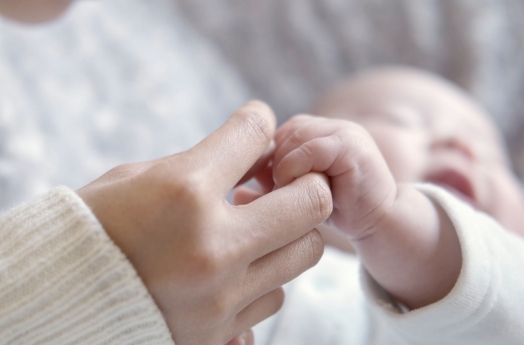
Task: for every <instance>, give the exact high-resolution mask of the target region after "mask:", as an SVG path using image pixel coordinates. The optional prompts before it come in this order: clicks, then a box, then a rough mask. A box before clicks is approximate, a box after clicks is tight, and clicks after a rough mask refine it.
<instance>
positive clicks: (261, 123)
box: [237, 109, 273, 142]
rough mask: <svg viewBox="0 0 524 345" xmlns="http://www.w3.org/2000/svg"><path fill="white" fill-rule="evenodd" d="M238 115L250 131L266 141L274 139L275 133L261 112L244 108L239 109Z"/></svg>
mask: <svg viewBox="0 0 524 345" xmlns="http://www.w3.org/2000/svg"><path fill="white" fill-rule="evenodd" d="M237 116H238V117H239V118H240V121H241V122H242V123H243V124H244V126H245V127H246V128H247V130H248V131H249V133H251V134H253V135H255V136H256V137H258V138H260V139H261V140H263V141H264V142H269V141H270V140H271V139H272V136H273V133H272V130H271V127H270V125H269V123H268V121H267V120H266V119H265V118H264V117H263V116H262V115H261V114H259V113H257V112H255V111H252V110H247V109H242V110H239V111H238V113H237Z"/></svg>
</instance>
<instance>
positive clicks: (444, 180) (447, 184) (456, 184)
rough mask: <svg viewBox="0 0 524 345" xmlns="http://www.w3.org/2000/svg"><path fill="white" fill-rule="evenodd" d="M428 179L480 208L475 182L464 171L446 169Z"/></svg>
mask: <svg viewBox="0 0 524 345" xmlns="http://www.w3.org/2000/svg"><path fill="white" fill-rule="evenodd" d="M426 181H427V182H429V183H433V184H436V185H438V186H441V187H442V188H444V189H446V190H447V191H449V192H450V193H451V194H453V195H455V196H456V197H457V198H459V199H461V200H462V201H464V202H467V203H468V204H470V205H471V206H473V207H474V208H478V205H477V201H476V196H475V190H474V188H473V184H472V182H471V181H470V179H469V178H468V177H467V176H466V175H465V174H463V173H462V172H460V171H458V170H455V169H445V170H441V171H439V172H436V173H434V174H431V175H430V176H428V177H427V179H426Z"/></svg>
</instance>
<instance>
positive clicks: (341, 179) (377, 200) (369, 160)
mask: <svg viewBox="0 0 524 345" xmlns="http://www.w3.org/2000/svg"><path fill="white" fill-rule="evenodd" d="M275 141H276V145H277V152H276V154H275V159H274V164H273V172H274V179H275V182H276V184H277V186H279V187H281V186H285V185H287V184H288V183H291V182H292V181H294V180H295V179H297V178H299V177H301V176H303V175H304V174H307V173H309V172H323V173H325V174H326V175H327V176H328V178H329V180H330V182H331V187H332V193H333V200H334V201H333V204H334V209H333V214H332V215H331V217H330V219H329V220H328V222H327V225H331V226H334V227H335V228H337V229H338V230H340V231H342V232H343V233H345V234H346V235H349V237H350V239H352V240H357V239H360V238H363V237H366V236H369V235H370V233H372V232H373V231H375V225H376V224H377V222H378V221H379V219H380V218H381V217H382V216H383V215H384V214H385V212H387V211H388V210H389V209H390V208H391V206H392V204H393V202H394V201H395V196H396V183H395V180H394V179H393V176H392V175H391V173H390V171H389V168H388V166H387V164H386V162H385V160H384V158H383V157H382V154H381V153H380V151H379V149H378V147H377V146H376V144H375V142H374V140H373V138H372V137H371V136H370V135H369V134H368V132H367V131H366V130H365V129H364V128H362V127H361V126H359V125H357V124H355V123H352V122H350V121H346V120H335V119H325V118H321V117H313V116H308V115H300V116H296V117H294V118H293V119H291V120H290V121H288V122H287V123H285V124H284V125H283V126H282V127H281V128H280V129H279V130H278V131H277V133H276V136H275Z"/></svg>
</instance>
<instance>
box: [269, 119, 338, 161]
mask: <svg viewBox="0 0 524 345" xmlns="http://www.w3.org/2000/svg"><path fill="white" fill-rule="evenodd" d="M346 122H347V121H346ZM342 125H343V123H340V121H329V122H327V121H319V122H314V123H309V124H306V125H305V126H300V127H293V130H290V131H289V132H288V133H287V136H286V137H282V138H281V143H280V145H279V144H278V143H277V152H276V153H275V158H274V161H273V164H274V165H273V167H276V166H277V165H278V163H279V162H280V161H281V160H282V158H284V157H285V156H286V155H287V154H288V153H290V152H291V151H293V150H295V149H296V148H297V147H299V146H301V145H303V144H304V143H306V142H308V141H310V140H312V139H316V138H321V137H325V136H329V135H332V134H333V133H335V132H336V131H338V130H340V128H341V126H342Z"/></svg>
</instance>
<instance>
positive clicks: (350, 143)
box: [273, 116, 462, 309]
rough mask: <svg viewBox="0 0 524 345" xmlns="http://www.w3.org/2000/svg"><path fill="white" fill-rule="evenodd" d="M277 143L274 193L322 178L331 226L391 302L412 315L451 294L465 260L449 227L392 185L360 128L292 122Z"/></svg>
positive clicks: (409, 192)
mask: <svg viewBox="0 0 524 345" xmlns="http://www.w3.org/2000/svg"><path fill="white" fill-rule="evenodd" d="M275 141H276V146H277V152H276V155H275V159H274V166H273V167H274V175H275V181H276V184H277V186H285V185H287V184H288V183H290V182H291V181H293V180H294V179H296V178H298V177H300V176H302V175H303V174H305V173H308V172H311V171H317V172H324V173H325V174H326V175H327V176H328V177H329V179H330V182H331V187H332V193H333V205H334V210H333V214H332V216H331V217H330V219H329V221H328V222H327V223H328V225H333V226H334V227H335V228H337V229H338V230H340V231H342V232H343V233H344V234H346V235H348V237H349V239H350V240H351V244H352V245H353V247H354V249H355V250H356V252H357V254H358V255H359V257H360V259H361V261H362V263H363V264H364V266H365V268H366V269H367V271H368V272H369V273H370V274H371V275H372V276H373V278H374V279H375V281H377V282H378V283H379V284H380V285H381V286H382V287H383V288H384V289H385V290H387V291H388V292H389V293H390V294H391V295H392V296H394V297H395V298H397V300H398V301H400V302H402V303H403V304H404V305H406V306H408V307H409V308H412V309H414V308H419V307H423V306H427V305H429V304H431V303H434V302H436V301H438V300H440V299H442V298H443V297H444V296H446V295H447V294H448V293H449V291H451V289H452V288H453V286H454V284H455V282H456V281H457V277H458V275H459V272H460V267H461V261H462V259H461V250H460V244H459V241H458V238H457V235H456V232H455V230H454V227H453V224H452V222H451V221H450V219H449V218H448V217H447V215H446V214H445V212H443V210H442V209H441V208H440V207H438V205H436V204H434V203H433V202H432V201H431V200H430V199H428V198H427V197H426V196H425V195H424V194H422V193H420V192H419V191H418V190H417V189H415V188H414V187H413V186H411V185H404V184H398V185H397V184H396V182H395V180H394V178H393V176H392V174H391V173H390V171H389V169H388V166H387V164H386V162H385V160H384V158H383V156H382V154H381V152H380V151H379V149H378V147H377V146H376V144H375V142H374V140H373V139H372V138H371V136H370V135H369V134H368V132H367V131H366V130H365V129H364V128H362V127H360V126H358V125H356V124H354V123H351V122H349V121H344V120H332V119H324V118H314V117H311V116H297V117H295V118H293V119H292V120H290V121H289V122H288V123H286V124H284V125H283V126H282V127H281V128H280V129H279V130H278V132H277V134H276V136H275Z"/></svg>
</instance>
